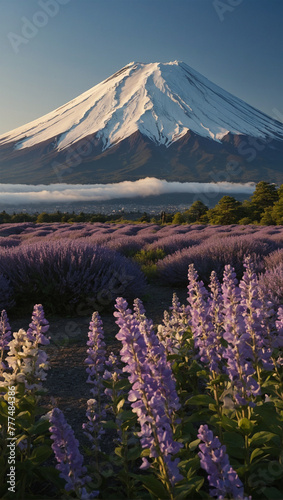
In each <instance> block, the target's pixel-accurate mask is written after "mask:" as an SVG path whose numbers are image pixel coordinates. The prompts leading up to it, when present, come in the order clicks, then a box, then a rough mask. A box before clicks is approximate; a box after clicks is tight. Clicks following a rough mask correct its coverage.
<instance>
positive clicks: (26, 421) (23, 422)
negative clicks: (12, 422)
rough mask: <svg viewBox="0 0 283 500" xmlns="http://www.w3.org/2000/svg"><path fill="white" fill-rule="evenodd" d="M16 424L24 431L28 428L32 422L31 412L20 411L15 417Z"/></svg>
mask: <svg viewBox="0 0 283 500" xmlns="http://www.w3.org/2000/svg"><path fill="white" fill-rule="evenodd" d="M16 424H17V425H18V426H19V427H21V428H22V429H24V430H25V431H27V430H29V429H30V427H31V424H32V416H31V413H30V412H29V411H22V412H21V413H18V415H17V417H16Z"/></svg>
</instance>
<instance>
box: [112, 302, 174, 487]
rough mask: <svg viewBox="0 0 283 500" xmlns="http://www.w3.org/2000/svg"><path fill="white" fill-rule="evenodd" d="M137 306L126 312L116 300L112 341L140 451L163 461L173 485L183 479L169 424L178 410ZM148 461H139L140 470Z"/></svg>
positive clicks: (167, 370) (162, 359) (168, 374)
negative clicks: (115, 328) (124, 377)
mask: <svg viewBox="0 0 283 500" xmlns="http://www.w3.org/2000/svg"><path fill="white" fill-rule="evenodd" d="M142 307H143V306H142V305H141V303H137V302H136V303H135V308H136V309H135V313H134V314H132V311H131V310H130V309H128V304H127V302H126V301H125V300H124V299H123V298H121V297H119V298H118V299H117V301H116V309H117V310H118V312H115V313H114V316H116V318H117V320H116V323H117V324H118V325H119V327H120V331H119V333H118V334H117V335H116V338H117V339H118V340H120V341H121V342H122V345H123V347H122V349H121V353H120V354H121V359H122V361H123V362H124V363H125V365H126V366H125V367H124V368H123V371H126V372H128V373H129V377H128V378H129V381H130V383H131V384H132V389H131V390H130V391H129V395H128V400H129V401H130V402H131V407H132V409H133V412H134V413H136V414H137V417H138V421H139V424H140V426H141V431H140V432H139V433H138V436H139V437H140V442H141V446H142V448H149V450H150V454H149V456H150V457H151V458H157V457H159V459H160V460H162V461H163V469H162V470H163V472H162V473H163V475H164V469H165V470H166V478H164V479H165V480H166V483H167V484H169V483H171V484H174V483H175V482H177V481H179V480H181V479H183V477H182V476H181V474H180V473H179V470H178V462H179V459H175V460H173V457H172V456H173V455H175V454H176V453H178V452H179V450H180V448H181V447H182V444H181V443H178V442H176V441H174V436H173V429H172V423H173V421H174V411H175V410H176V409H178V408H179V400H178V396H177V392H176V388H175V381H174V379H173V375H172V370H171V366H170V364H169V363H167V360H166V355H165V349H164V347H163V346H162V345H161V344H160V343H159V341H158V338H157V336H156V335H155V333H154V331H153V328H152V322H151V321H150V320H147V318H146V317H145V315H144V314H141V311H142ZM148 466H149V462H148V461H147V460H144V461H143V464H142V468H145V467H148Z"/></svg>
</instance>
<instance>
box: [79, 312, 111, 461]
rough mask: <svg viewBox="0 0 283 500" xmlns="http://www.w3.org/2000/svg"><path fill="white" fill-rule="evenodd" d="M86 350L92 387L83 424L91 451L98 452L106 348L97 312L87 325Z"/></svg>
mask: <svg viewBox="0 0 283 500" xmlns="http://www.w3.org/2000/svg"><path fill="white" fill-rule="evenodd" d="M87 345H88V350H87V354H88V356H87V358H86V359H85V363H86V364H87V369H86V372H87V373H88V379H87V383H89V384H91V385H92V388H91V390H90V392H91V394H92V399H89V400H88V402H87V411H86V417H87V419H88V421H87V422H86V423H84V424H83V426H82V427H83V429H84V433H85V435H86V436H87V437H88V438H89V440H90V442H91V444H92V450H94V451H96V452H97V451H100V444H99V443H100V440H101V437H102V435H103V434H104V433H105V431H104V430H103V426H102V421H103V420H104V419H105V417H106V411H105V409H104V407H102V404H101V394H102V391H103V380H102V375H103V372H104V369H105V360H106V346H105V342H104V332H103V325H102V321H101V318H100V316H99V314H98V312H94V313H93V315H92V318H91V322H90V324H89V332H88V341H87Z"/></svg>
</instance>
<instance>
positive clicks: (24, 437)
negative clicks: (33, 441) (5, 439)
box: [16, 434, 28, 446]
mask: <svg viewBox="0 0 283 500" xmlns="http://www.w3.org/2000/svg"><path fill="white" fill-rule="evenodd" d="M27 438H28V436H27V435H26V434H22V436H20V437H19V438H18V439H17V441H16V446H18V444H19V443H21V442H22V441H24V439H27Z"/></svg>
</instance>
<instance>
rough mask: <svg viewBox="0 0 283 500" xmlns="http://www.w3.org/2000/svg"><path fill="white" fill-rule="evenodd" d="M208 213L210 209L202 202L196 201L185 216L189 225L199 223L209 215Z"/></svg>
mask: <svg viewBox="0 0 283 500" xmlns="http://www.w3.org/2000/svg"><path fill="white" fill-rule="evenodd" d="M207 211H208V207H207V206H206V205H205V204H204V203H203V202H202V201H200V200H196V201H194V203H193V204H192V205H191V206H190V208H189V209H188V210H186V211H185V212H184V216H185V219H186V221H187V222H189V223H192V222H197V221H199V220H200V218H201V217H202V216H203V215H205V214H206V213H207Z"/></svg>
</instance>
